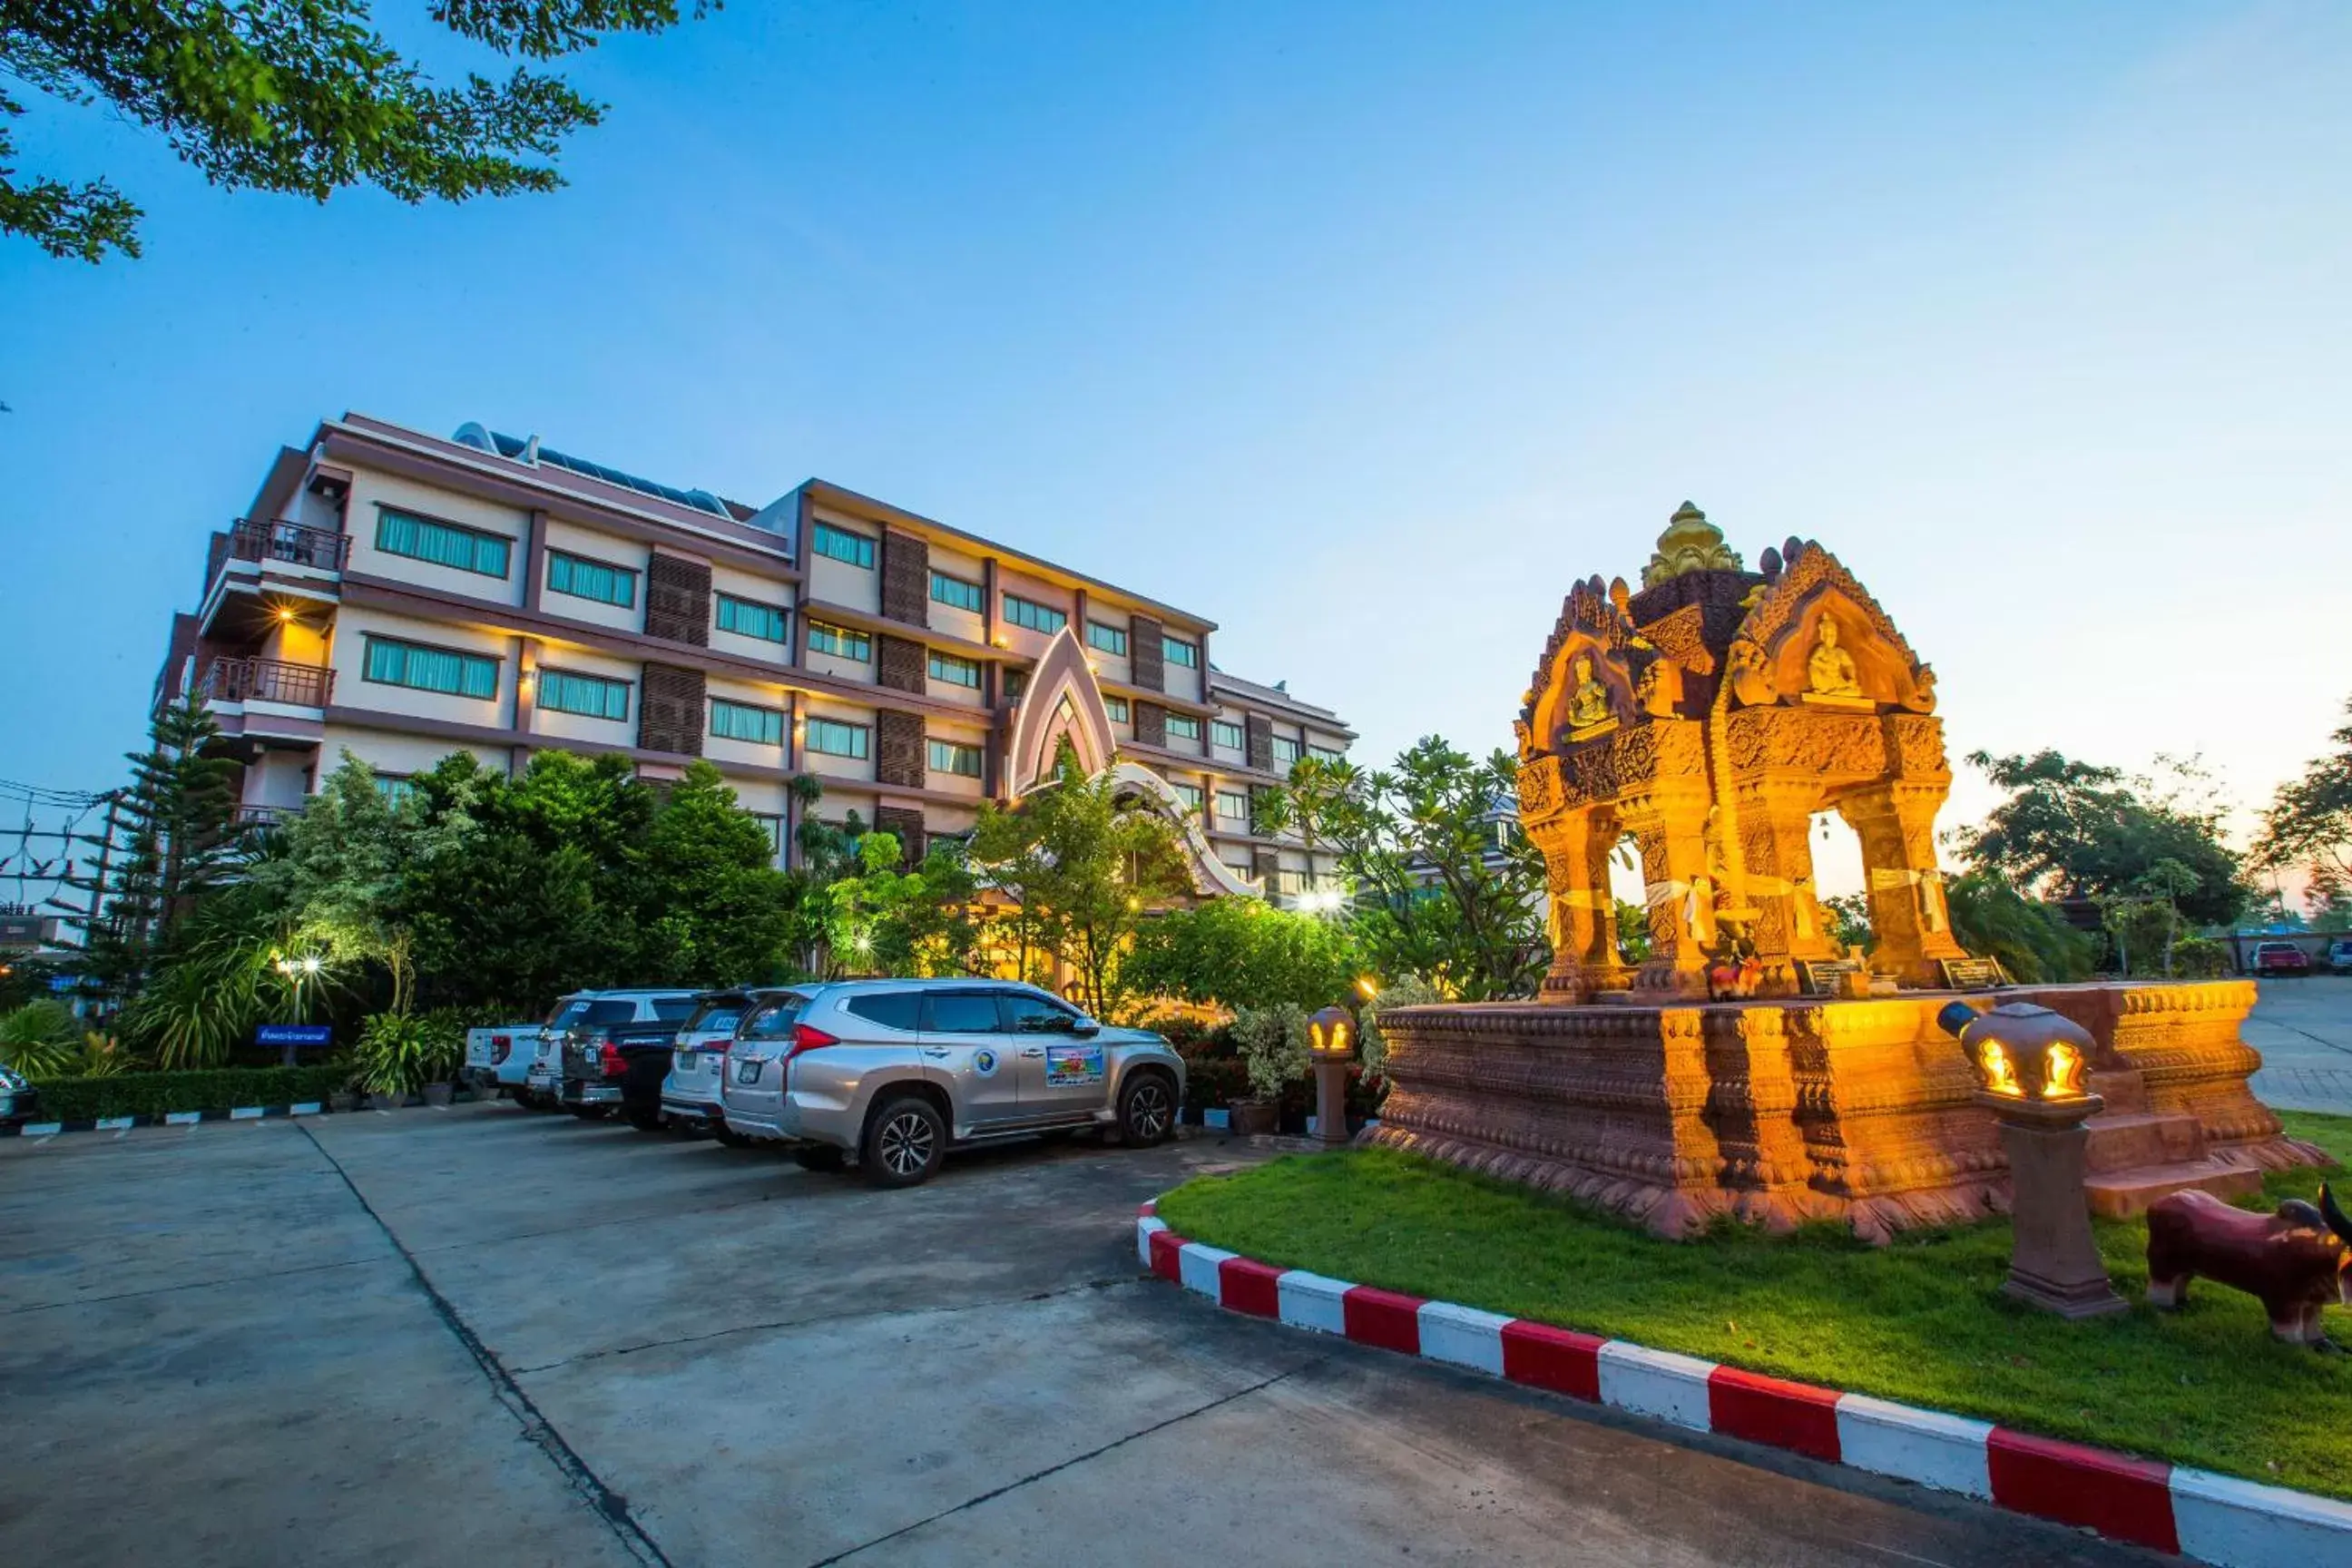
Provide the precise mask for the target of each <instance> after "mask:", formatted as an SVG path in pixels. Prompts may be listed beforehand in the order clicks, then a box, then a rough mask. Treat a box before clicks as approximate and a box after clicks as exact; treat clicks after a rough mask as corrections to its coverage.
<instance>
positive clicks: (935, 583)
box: [931, 572, 985, 616]
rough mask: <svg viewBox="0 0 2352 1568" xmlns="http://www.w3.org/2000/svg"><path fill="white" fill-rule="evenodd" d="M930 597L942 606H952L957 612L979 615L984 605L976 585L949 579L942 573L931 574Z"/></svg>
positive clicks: (978, 585)
mask: <svg viewBox="0 0 2352 1568" xmlns="http://www.w3.org/2000/svg"><path fill="white" fill-rule="evenodd" d="M931 597H932V598H934V599H937V600H938V601H939V602H940V604H942V605H953V606H954V607H955V608H957V609H959V610H970V611H971V613H972V614H973V615H975V616H976V615H978V614H980V611H981V605H982V604H983V603H985V600H984V599H983V598H982V595H981V591H980V584H977V583H967V582H965V581H964V580H963V579H962V578H961V577H950V576H949V575H948V574H946V573H944V572H934V573H932V574H931Z"/></svg>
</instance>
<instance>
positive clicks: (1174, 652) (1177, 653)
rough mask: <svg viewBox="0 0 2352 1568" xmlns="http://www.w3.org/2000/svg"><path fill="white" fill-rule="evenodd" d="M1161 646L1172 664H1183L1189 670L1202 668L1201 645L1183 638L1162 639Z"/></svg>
mask: <svg viewBox="0 0 2352 1568" xmlns="http://www.w3.org/2000/svg"><path fill="white" fill-rule="evenodd" d="M1160 647H1161V649H1162V650H1163V651H1165V652H1166V654H1167V656H1168V662H1169V663H1171V664H1181V665H1182V666H1183V667H1184V668H1187V669H1198V668H1201V645H1200V644H1198V643H1189V642H1186V641H1185V640H1184V639H1183V638H1181V637H1161V638H1160Z"/></svg>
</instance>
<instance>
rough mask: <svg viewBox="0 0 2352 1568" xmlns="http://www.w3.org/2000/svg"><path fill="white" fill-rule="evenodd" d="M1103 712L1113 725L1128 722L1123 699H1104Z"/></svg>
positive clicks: (1125, 702)
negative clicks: (1108, 716)
mask: <svg viewBox="0 0 2352 1568" xmlns="http://www.w3.org/2000/svg"><path fill="white" fill-rule="evenodd" d="M1103 710H1104V711H1105V712H1107V713H1108V714H1109V715H1110V721H1111V722H1112V723H1114V724H1124V723H1126V722H1127V721H1128V713H1127V699H1126V698H1124V697H1106V698H1104V699H1103Z"/></svg>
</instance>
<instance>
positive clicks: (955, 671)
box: [931, 648, 980, 690]
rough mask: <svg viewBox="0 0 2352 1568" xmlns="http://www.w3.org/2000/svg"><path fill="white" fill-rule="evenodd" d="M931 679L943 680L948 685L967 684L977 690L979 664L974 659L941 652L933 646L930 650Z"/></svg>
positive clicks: (978, 686) (978, 687)
mask: <svg viewBox="0 0 2352 1568" xmlns="http://www.w3.org/2000/svg"><path fill="white" fill-rule="evenodd" d="M931 679H933V680H944V681H946V682H947V683H948V684H949V685H950V686H969V687H971V689H974V690H978V689H980V666H979V664H978V663H977V662H975V661H974V660H971V659H969V658H957V657H956V656H955V655H953V654H951V653H941V652H940V651H939V650H938V649H936V648H934V649H933V650H932V651H931Z"/></svg>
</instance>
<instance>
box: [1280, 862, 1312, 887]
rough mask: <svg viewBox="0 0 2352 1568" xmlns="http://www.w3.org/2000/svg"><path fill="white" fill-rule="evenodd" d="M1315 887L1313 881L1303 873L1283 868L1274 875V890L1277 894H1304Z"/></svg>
mask: <svg viewBox="0 0 2352 1568" xmlns="http://www.w3.org/2000/svg"><path fill="white" fill-rule="evenodd" d="M1314 886H1315V879H1314V878H1313V877H1312V876H1310V875H1308V874H1307V872H1305V871H1294V870H1292V869H1291V868H1288V867H1283V868H1280V869H1278V870H1276V872H1275V874H1274V890H1275V891H1276V892H1277V893H1304V892H1307V891H1309V890H1311V889H1313V888H1314Z"/></svg>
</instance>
